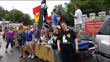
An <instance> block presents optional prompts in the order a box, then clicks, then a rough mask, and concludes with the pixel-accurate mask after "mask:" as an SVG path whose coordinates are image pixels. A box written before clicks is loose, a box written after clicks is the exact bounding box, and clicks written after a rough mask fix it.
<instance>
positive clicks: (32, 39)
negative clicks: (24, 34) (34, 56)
mask: <svg viewBox="0 0 110 62" xmlns="http://www.w3.org/2000/svg"><path fill="white" fill-rule="evenodd" d="M33 40H34V34H32V43H31V44H33Z"/></svg>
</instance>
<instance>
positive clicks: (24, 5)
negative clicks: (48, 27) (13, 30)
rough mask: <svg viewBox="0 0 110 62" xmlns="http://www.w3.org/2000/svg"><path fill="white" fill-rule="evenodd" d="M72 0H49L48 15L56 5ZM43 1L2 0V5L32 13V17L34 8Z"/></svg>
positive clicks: (32, 16) (8, 8) (6, 7)
mask: <svg viewBox="0 0 110 62" xmlns="http://www.w3.org/2000/svg"><path fill="white" fill-rule="evenodd" d="M69 2H70V1H69V0H67V1H47V2H46V4H47V6H48V9H47V11H48V15H50V14H51V11H53V9H54V6H55V5H58V4H62V5H63V7H64V6H65V5H64V3H69ZM40 4H41V1H0V6H2V7H3V8H4V9H6V10H8V11H10V10H12V9H13V8H14V9H18V10H20V11H22V12H23V13H27V14H30V16H31V18H34V15H33V8H34V7H36V6H38V5H40Z"/></svg>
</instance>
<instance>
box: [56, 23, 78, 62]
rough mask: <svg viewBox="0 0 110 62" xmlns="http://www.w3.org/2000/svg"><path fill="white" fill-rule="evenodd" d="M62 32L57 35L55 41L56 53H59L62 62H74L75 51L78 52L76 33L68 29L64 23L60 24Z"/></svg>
mask: <svg viewBox="0 0 110 62" xmlns="http://www.w3.org/2000/svg"><path fill="white" fill-rule="evenodd" d="M60 25H61V28H62V30H63V32H62V33H61V34H60V35H59V37H58V41H57V47H58V51H60V52H61V56H62V62H74V60H73V59H74V55H73V54H74V52H75V49H76V51H78V40H77V37H76V33H75V32H74V31H73V30H69V29H68V25H67V24H66V22H61V24H60Z"/></svg>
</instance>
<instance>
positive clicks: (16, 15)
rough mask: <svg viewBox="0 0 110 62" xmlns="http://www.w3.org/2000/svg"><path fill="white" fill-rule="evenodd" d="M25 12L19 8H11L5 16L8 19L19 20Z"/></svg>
mask: <svg viewBox="0 0 110 62" xmlns="http://www.w3.org/2000/svg"><path fill="white" fill-rule="evenodd" d="M23 15H24V14H23V12H22V11H19V10H17V9H14V10H11V11H10V12H9V13H8V15H6V16H5V19H6V20H8V21H18V20H19V19H20V18H22V17H23Z"/></svg>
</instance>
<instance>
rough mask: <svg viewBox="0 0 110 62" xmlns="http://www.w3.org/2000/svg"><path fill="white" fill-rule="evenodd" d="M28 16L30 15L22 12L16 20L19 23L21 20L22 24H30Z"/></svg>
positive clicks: (31, 22)
mask: <svg viewBox="0 0 110 62" xmlns="http://www.w3.org/2000/svg"><path fill="white" fill-rule="evenodd" d="M30 18H31V17H30V15H29V14H24V15H23V17H22V18H20V19H19V20H18V22H19V23H22V22H23V24H24V25H32V24H33V21H32V20H31V19H30Z"/></svg>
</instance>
